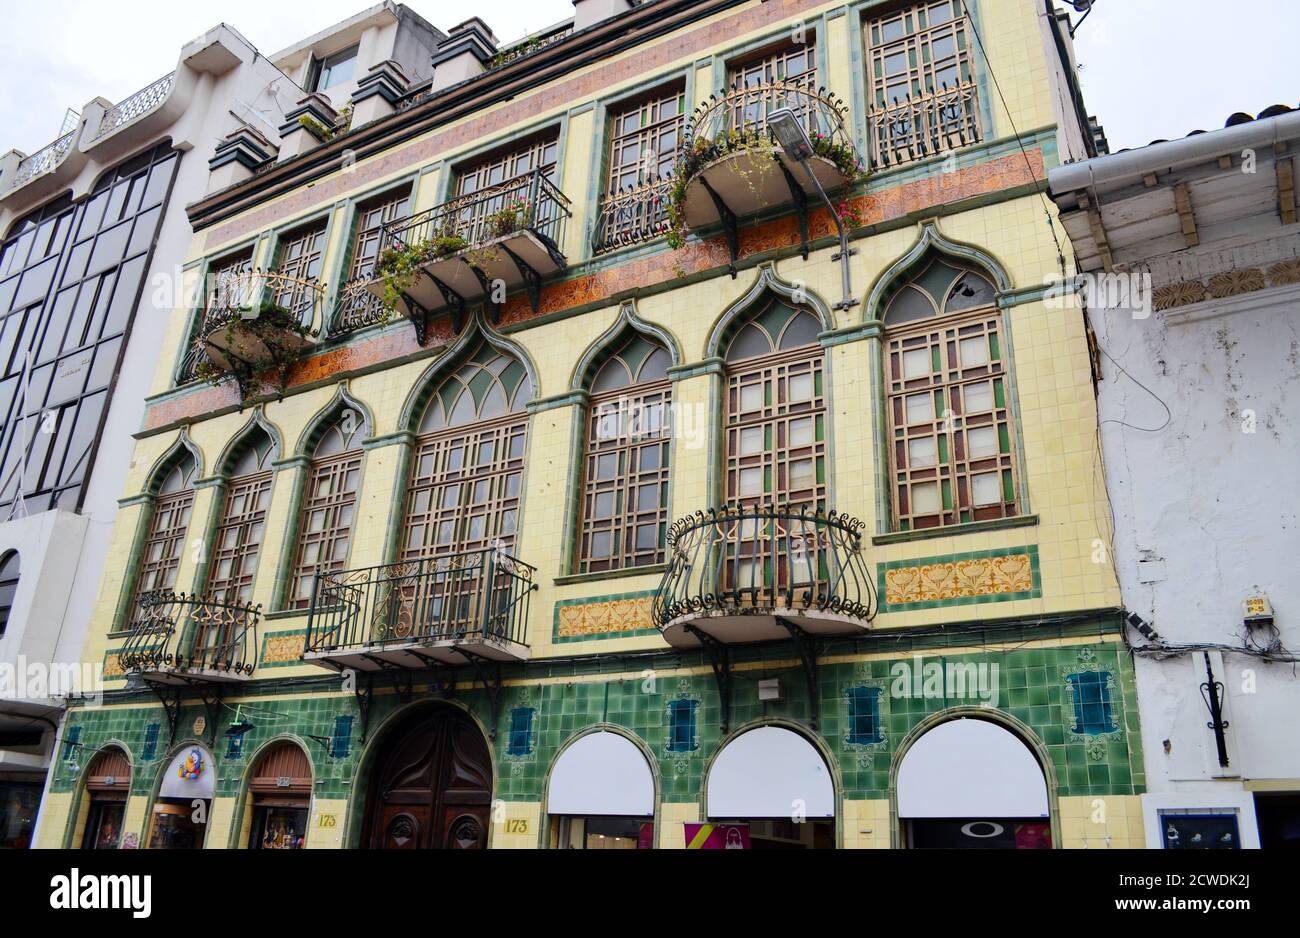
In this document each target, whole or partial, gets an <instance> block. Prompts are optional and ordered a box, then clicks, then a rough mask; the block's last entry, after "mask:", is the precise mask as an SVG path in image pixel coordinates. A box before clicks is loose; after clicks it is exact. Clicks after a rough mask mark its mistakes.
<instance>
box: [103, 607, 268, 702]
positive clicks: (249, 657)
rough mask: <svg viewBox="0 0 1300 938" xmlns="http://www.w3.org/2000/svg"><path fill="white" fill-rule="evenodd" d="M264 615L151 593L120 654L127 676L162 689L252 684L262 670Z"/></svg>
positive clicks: (255, 609)
mask: <svg viewBox="0 0 1300 938" xmlns="http://www.w3.org/2000/svg"><path fill="white" fill-rule="evenodd" d="M261 610H262V607H261V606H253V605H251V604H247V603H238V602H225V601H222V600H219V599H216V598H214V597H211V596H195V595H187V594H185V593H173V592H166V591H164V592H154V593H146V594H145V595H144V596H142V597H140V600H139V612H138V615H137V616H136V617H135V620H134V622H133V623H132V626H131V633H130V634H129V635H128V636H127V639H126V641H125V642H124V643H123V645H122V648H121V650H120V651H119V652H118V655H119V661H120V662H121V665H122V670H124V671H126V672H127V673H141V674H144V675H146V676H147V677H149V678H150V679H152V680H154V681H157V682H161V683H189V682H195V681H204V680H207V681H214V682H222V681H237V680H244V679H247V678H248V677H250V676H251V675H252V673H253V670H254V669H255V668H256V667H257V653H258V643H257V625H258V622H259V620H260V619H261Z"/></svg>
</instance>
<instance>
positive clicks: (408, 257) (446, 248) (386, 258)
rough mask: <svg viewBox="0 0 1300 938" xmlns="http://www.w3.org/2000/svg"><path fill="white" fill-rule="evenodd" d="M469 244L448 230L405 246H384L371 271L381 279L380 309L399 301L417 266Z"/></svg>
mask: <svg viewBox="0 0 1300 938" xmlns="http://www.w3.org/2000/svg"><path fill="white" fill-rule="evenodd" d="M467 247H469V242H468V241H466V240H465V239H464V238H462V237H461V236H460V235H458V234H456V233H455V232H454V231H452V230H450V229H445V230H444V231H442V232H441V233H440V234H437V235H435V236H434V237H432V238H425V239H424V240H423V241H417V242H416V243H415V244H412V245H410V246H408V247H390V248H386V249H385V250H384V252H383V253H382V254H380V255H379V261H378V262H377V263H376V265H375V272H376V273H377V274H378V275H379V278H380V279H381V280H383V282H384V311H385V313H391V312H392V311H393V310H394V309H396V308H397V304H398V303H400V302H401V300H402V295H403V294H404V293H406V291H407V290H409V289H410V288H411V286H412V285H413V284H414V283H415V281H416V280H417V279H418V278H419V276H420V268H421V267H422V266H423V265H424V264H427V263H429V262H430V261H436V260H442V259H443V258H445V257H451V255H453V254H455V253H457V252H458V251H463V250H464V249H465V248H467Z"/></svg>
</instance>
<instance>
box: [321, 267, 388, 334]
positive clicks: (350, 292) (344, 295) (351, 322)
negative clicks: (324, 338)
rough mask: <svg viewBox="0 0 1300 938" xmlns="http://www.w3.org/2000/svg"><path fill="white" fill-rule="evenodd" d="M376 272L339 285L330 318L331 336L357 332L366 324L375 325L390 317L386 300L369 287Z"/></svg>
mask: <svg viewBox="0 0 1300 938" xmlns="http://www.w3.org/2000/svg"><path fill="white" fill-rule="evenodd" d="M373 280H374V274H369V275H362V276H360V277H353V278H352V279H351V280H348V281H346V282H345V283H344V284H343V286H341V287H339V292H338V296H337V297H336V298H335V300H334V312H333V316H332V318H331V320H330V327H329V334H330V335H331V336H337V335H345V334H347V333H349V332H356V331H357V330H358V329H364V328H365V327H366V326H373V325H376V324H378V323H381V322H383V321H384V320H386V319H387V318H388V313H387V311H386V310H385V309H384V301H383V300H382V299H381V298H379V297H377V296H375V295H374V294H373V293H372V292H370V290H368V289H367V287H368V286H369V284H370V283H371V281H373Z"/></svg>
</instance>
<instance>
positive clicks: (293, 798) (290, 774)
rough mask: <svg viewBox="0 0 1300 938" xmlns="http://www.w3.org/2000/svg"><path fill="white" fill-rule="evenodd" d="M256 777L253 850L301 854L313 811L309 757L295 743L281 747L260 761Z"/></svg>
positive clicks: (253, 784)
mask: <svg viewBox="0 0 1300 938" xmlns="http://www.w3.org/2000/svg"><path fill="white" fill-rule="evenodd" d="M252 776H253V777H252V780H251V781H250V782H249V793H250V795H251V797H252V799H253V804H252V812H253V817H252V824H251V825H250V828H249V839H248V846H249V848H250V849H252V850H301V849H302V847H303V846H304V844H305V843H306V838H307V817H308V814H309V811H310V808H311V788H312V773H311V764H310V763H309V762H308V761H307V754H306V753H305V752H303V750H302V748H301V747H299V746H298V745H296V744H294V743H290V742H285V743H280V744H278V745H275V746H273V747H272V748H270V749H269V750H267V751H266V752H265V753H264V754H263V755H262V756H260V757H259V758H258V760H257V763H256V765H255V766H254V767H253V773H252Z"/></svg>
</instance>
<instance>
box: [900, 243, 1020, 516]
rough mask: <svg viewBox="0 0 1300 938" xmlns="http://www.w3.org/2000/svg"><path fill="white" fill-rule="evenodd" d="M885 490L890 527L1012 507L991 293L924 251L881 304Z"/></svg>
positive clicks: (1011, 511)
mask: <svg viewBox="0 0 1300 938" xmlns="http://www.w3.org/2000/svg"><path fill="white" fill-rule="evenodd" d="M884 322H885V347H886V376H887V381H888V388H887V404H886V409H887V413H888V426H889V434H890V446H889V452H890V470H891V473H892V475H891V485H890V489H891V492H892V498H893V508H894V518H895V524H896V527H897V530H900V531H912V530H916V529H920V528H934V527H939V526H941V525H948V524H960V523H962V522H968V521H985V520H991V519H995V518H1008V517H1012V516H1014V515H1015V514H1016V513H1017V500H1016V478H1015V455H1014V450H1013V438H1014V434H1013V433H1012V427H1011V418H1010V407H1009V402H1010V394H1009V389H1008V387H1007V372H1006V365H1005V360H1004V357H1003V351H1004V349H1003V342H1002V335H1001V328H1002V327H1001V322H1002V319H1001V314H1000V312H999V310H998V307H997V298H996V291H995V288H994V286H993V284H992V282H991V281H990V280H989V279H988V277H986V276H985V275H984V274H982V273H980V272H978V271H975V270H972V269H968V268H965V267H960V266H954V265H953V264H951V263H949V262H948V261H946V260H944V259H942V258H940V257H938V256H936V255H931V256H930V257H929V258H928V259H927V260H924V261H923V262H922V264H921V267H920V268H919V272H918V273H917V274H915V275H914V276H913V277H911V278H910V279H909V280H908V282H907V283H906V284H905V285H904V286H903V287H902V288H901V289H899V290H898V291H897V292H896V293H895V294H894V295H893V297H892V298H891V299H890V300H889V302H888V303H887V305H886V307H885V315H884Z"/></svg>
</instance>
